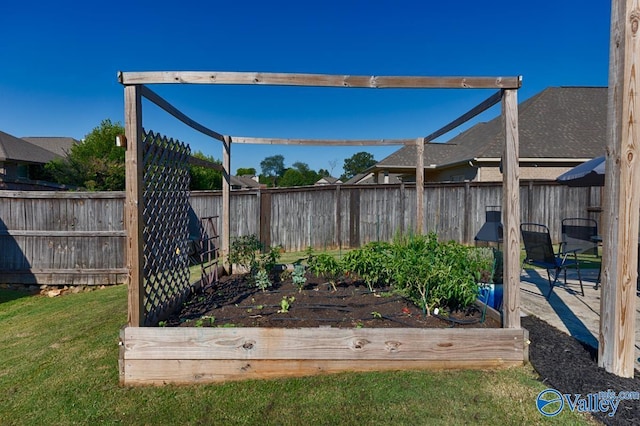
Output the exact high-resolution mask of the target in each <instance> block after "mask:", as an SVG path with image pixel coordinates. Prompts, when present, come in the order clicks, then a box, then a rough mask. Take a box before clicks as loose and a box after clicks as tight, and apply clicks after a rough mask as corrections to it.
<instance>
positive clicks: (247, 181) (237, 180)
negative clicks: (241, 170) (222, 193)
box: [231, 175, 260, 188]
mask: <svg viewBox="0 0 640 426" xmlns="http://www.w3.org/2000/svg"><path fill="white" fill-rule="evenodd" d="M231 185H232V186H238V187H240V188H260V183H258V182H256V181H255V180H253V178H252V177H251V176H233V175H231Z"/></svg>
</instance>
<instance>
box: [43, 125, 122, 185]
mask: <svg viewBox="0 0 640 426" xmlns="http://www.w3.org/2000/svg"><path fill="white" fill-rule="evenodd" d="M123 133H124V128H123V127H122V125H121V124H120V123H112V122H111V120H109V119H107V120H103V121H102V122H101V123H100V125H99V126H98V127H96V128H94V129H93V130H92V131H91V132H90V133H89V134H88V135H86V136H85V138H84V140H83V141H82V142H81V143H79V144H75V145H73V146H72V147H71V150H70V151H69V153H68V155H67V157H66V158H58V159H55V160H52V161H50V162H49V163H47V164H46V166H45V170H46V171H47V173H49V174H50V175H51V178H52V179H53V180H54V181H55V182H58V183H61V184H64V185H71V186H77V187H79V188H81V189H87V190H90V191H122V190H124V178H125V169H124V155H125V150H124V149H122V148H121V147H118V146H116V144H115V140H116V136H117V135H119V134H123Z"/></svg>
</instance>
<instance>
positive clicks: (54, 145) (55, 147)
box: [21, 136, 80, 157]
mask: <svg viewBox="0 0 640 426" xmlns="http://www.w3.org/2000/svg"><path fill="white" fill-rule="evenodd" d="M21 139H22V140H25V141H27V142H29V143H32V144H34V145H37V146H39V147H40V148H43V149H46V150H47V151H51V152H53V153H54V154H56V155H59V156H60V157H66V156H67V154H68V153H69V152H71V147H72V146H73V145H74V144H78V143H80V141H79V140H77V139H74V138H69V137H49V136H28V137H22V138H21Z"/></svg>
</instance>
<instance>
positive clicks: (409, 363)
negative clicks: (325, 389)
mask: <svg viewBox="0 0 640 426" xmlns="http://www.w3.org/2000/svg"><path fill="white" fill-rule="evenodd" d="M120 365H121V368H120V384H122V385H126V386H145V385H166V384H170V383H171V384H198V383H217V382H226V381H236V380H247V379H273V378H286V377H301V376H312V375H319V374H335V373H341V372H366V371H400V370H451V369H455V370H460V369H495V368H509V367H515V366H519V365H522V361H520V360H518V361H510V360H502V359H491V360H456V361H453V360H444V359H443V360H404V361H394V362H389V361H376V360H369V361H367V362H362V361H360V360H341V361H335V360H252V361H244V360H122V358H121V360H120Z"/></svg>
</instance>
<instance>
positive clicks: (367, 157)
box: [340, 151, 377, 182]
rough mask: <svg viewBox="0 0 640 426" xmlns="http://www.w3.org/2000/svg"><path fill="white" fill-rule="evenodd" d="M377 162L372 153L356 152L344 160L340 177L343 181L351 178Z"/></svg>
mask: <svg viewBox="0 0 640 426" xmlns="http://www.w3.org/2000/svg"><path fill="white" fill-rule="evenodd" d="M376 163H377V161H376V160H375V158H373V155H372V154H370V153H368V152H364V151H362V152H358V153H356V154H353V155H352V156H351V157H349V158H347V159H345V160H344V174H343V175H342V176H340V179H341V180H342V181H343V182H344V181H346V180H347V179H351V178H352V177H354V176H355V175H357V174H358V173H362V172H364V171H365V170H367V169H368V168H369V167H371V166H374V165H375V164H376Z"/></svg>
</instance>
